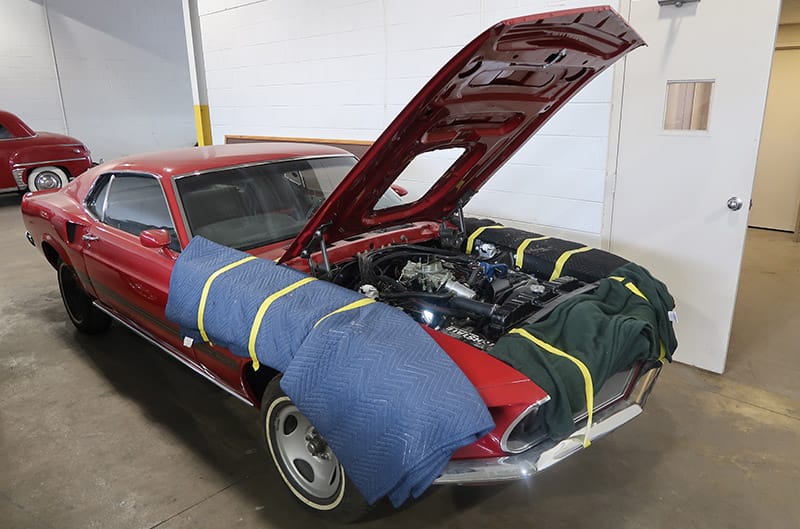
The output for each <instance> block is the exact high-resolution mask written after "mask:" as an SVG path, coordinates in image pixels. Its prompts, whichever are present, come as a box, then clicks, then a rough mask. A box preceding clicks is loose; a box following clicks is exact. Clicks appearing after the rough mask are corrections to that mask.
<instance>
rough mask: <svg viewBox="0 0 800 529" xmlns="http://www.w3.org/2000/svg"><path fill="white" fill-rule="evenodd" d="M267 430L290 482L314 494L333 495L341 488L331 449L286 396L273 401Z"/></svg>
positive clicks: (321, 495) (340, 478)
mask: <svg viewBox="0 0 800 529" xmlns="http://www.w3.org/2000/svg"><path fill="white" fill-rule="evenodd" d="M273 406H274V407H275V408H274V409H273V413H272V414H271V422H270V424H268V426H267V427H268V428H271V429H272V432H267V435H268V437H269V438H270V441H271V442H274V447H272V448H273V449H274V454H275V455H277V456H278V457H279V458H280V459H281V463H282V465H281V466H282V467H283V469H284V470H285V472H286V473H288V474H289V475H288V476H285V478H290V479H291V481H292V484H293V485H294V486H296V487H299V488H300V489H302V492H304V493H306V494H308V495H310V496H313V497H315V498H332V497H335V496H337V493H338V492H340V490H341V489H342V479H343V477H344V472H343V470H342V466H341V464H339V460H338V459H337V458H336V455H335V454H334V453H333V450H331V448H330V447H329V446H328V444H327V443H326V442H325V439H323V438H322V436H321V435H320V434H319V432H317V430H316V428H314V426H313V425H312V424H311V422H310V421H309V420H308V419H306V417H305V415H303V414H302V413H301V412H300V410H299V409H297V406H295V405H294V404H292V402H291V400H289V398H288V397H284V398H282V399H277V400H276V401H275V402H273Z"/></svg>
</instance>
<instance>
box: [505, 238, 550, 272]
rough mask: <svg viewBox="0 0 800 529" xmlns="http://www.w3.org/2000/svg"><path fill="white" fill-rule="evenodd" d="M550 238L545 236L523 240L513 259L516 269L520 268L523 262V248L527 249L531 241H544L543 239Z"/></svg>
mask: <svg viewBox="0 0 800 529" xmlns="http://www.w3.org/2000/svg"><path fill="white" fill-rule="evenodd" d="M549 238H550V237H549V236H547V235H545V236H543V237H533V238H532V239H525V240H524V241H522V242H521V243H520V245H519V246H517V256H516V258H515V259H514V266H516V267H517V268H520V269H521V268H522V262H523V261H524V260H525V248H527V247H528V245H529V244H530V243H532V242H533V241H544V240H545V239H549Z"/></svg>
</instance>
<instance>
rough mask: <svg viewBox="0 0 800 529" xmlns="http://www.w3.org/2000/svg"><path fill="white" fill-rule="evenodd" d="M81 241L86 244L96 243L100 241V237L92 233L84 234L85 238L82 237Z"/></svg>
mask: <svg viewBox="0 0 800 529" xmlns="http://www.w3.org/2000/svg"><path fill="white" fill-rule="evenodd" d="M81 240H83V241H86V242H94V241H97V240H100V237H98V236H97V235H94V234H92V233H84V234H83V237H81Z"/></svg>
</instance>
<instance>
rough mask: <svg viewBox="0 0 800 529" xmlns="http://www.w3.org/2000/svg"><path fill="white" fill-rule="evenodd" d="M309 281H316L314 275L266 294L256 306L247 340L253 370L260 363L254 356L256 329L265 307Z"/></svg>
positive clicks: (258, 326)
mask: <svg viewBox="0 0 800 529" xmlns="http://www.w3.org/2000/svg"><path fill="white" fill-rule="evenodd" d="M311 281H316V278H315V277H306V278H303V279H301V280H300V281H296V282H294V283H292V284H291V285H289V286H288V287H284V288H282V289H280V290H278V291H277V292H275V293H273V294H270V295H269V296H267V299H265V300H264V301H263V302H262V303H261V306H260V307H258V311H257V312H256V317H255V319H253V326H252V327H250V340H249V341H248V342H247V350H248V352H249V353H250V358H251V359H252V360H253V370H254V371H257V370H258V368H259V366H260V365H261V364H260V363H259V361H258V358H257V357H256V338H258V330H259V329H260V328H261V322H262V321H264V314H266V313H267V309H269V306H270V305H272V303H273V302H274V301H275V300H276V299H278V298H279V297H281V296H285V295H286V294H288V293H289V292H292V291H293V290H296V289H298V288H300V287H302V286H303V285H305V284H307V283H310V282H311Z"/></svg>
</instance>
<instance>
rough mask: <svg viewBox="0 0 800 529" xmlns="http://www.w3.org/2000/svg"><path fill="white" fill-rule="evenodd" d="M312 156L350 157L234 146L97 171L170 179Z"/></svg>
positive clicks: (304, 148) (285, 147) (316, 150)
mask: <svg viewBox="0 0 800 529" xmlns="http://www.w3.org/2000/svg"><path fill="white" fill-rule="evenodd" d="M315 156H353V155H352V154H351V153H350V152H348V151H346V150H344V149H340V148H338V147H331V146H328V145H322V144H313V143H289V142H271V143H269V142H263V143H236V144H228V145H210V146H207V147H188V148H184V149H174V150H170V151H159V152H151V153H143V154H134V155H130V156H126V157H124V158H120V159H118V160H114V161H113V162H109V163H107V164H104V165H103V166H102V167H100V168H99V169H100V170H101V172H110V171H136V172H142V173H150V174H154V175H156V176H160V177H162V178H172V177H173V176H180V175H184V174H190V173H194V172H199V171H207V170H212V169H222V168H226V167H234V166H237V165H247V164H253V163H259V162H270V161H277V160H291V159H296V158H308V157H315Z"/></svg>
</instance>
